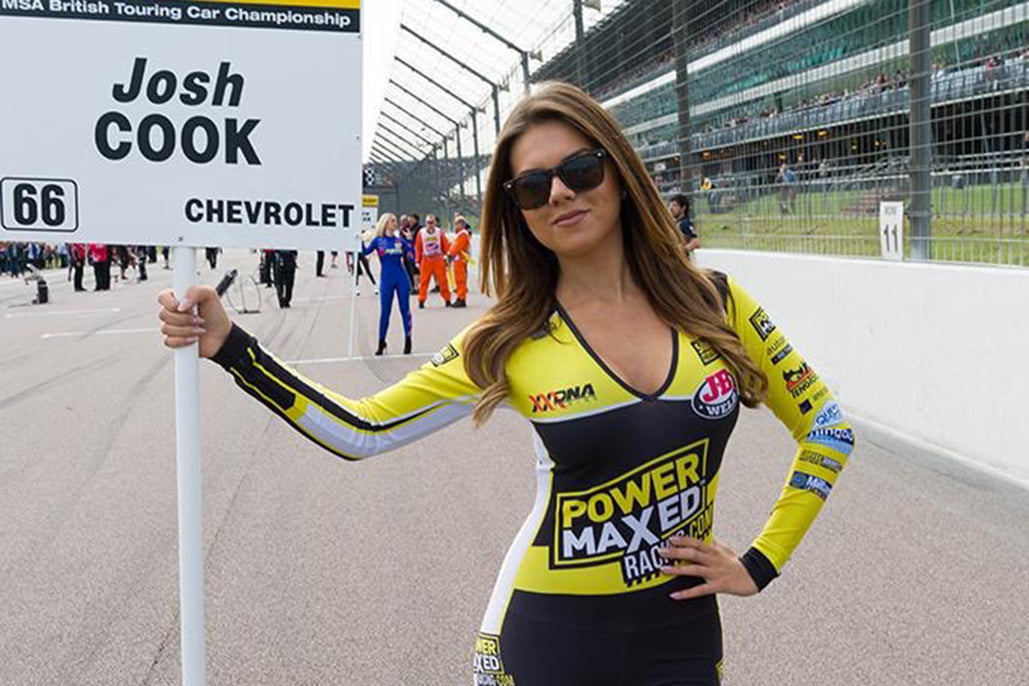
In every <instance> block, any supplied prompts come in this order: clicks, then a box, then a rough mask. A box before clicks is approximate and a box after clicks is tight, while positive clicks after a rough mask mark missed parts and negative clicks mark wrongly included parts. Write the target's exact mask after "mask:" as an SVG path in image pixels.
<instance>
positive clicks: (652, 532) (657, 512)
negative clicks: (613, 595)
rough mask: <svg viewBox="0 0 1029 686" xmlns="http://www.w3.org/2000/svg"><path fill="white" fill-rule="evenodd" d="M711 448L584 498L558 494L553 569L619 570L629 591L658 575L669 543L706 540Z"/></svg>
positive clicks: (685, 451) (639, 471) (686, 451)
mask: <svg viewBox="0 0 1029 686" xmlns="http://www.w3.org/2000/svg"><path fill="white" fill-rule="evenodd" d="M708 446H709V442H708V440H707V439H704V440H703V441H698V442H697V443H694V444H691V445H689V446H686V447H685V448H681V449H679V450H676V451H673V452H671V453H668V454H666V455H662V456H661V457H658V458H655V459H653V460H651V461H649V462H647V463H646V464H643V465H641V466H639V467H637V468H636V469H634V470H632V471H631V472H628V473H626V474H623V475H622V476H619V477H617V478H616V479H613V480H611V481H608V482H607V483H604V484H601V485H599V486H595V487H593V488H591V489H589V490H586V491H579V492H565V493H558V494H557V495H556V496H555V501H554V527H555V531H554V538H553V543H552V546H551V559H550V565H551V568H554V569H562V568H567V567H588V566H595V565H602V564H617V565H618V567H619V569H620V571H621V575H622V580H623V581H624V582H625V585H626V586H627V587H628V586H633V585H636V584H639V583H641V582H643V581H646V580H647V579H652V578H655V577H656V576H657V575H659V574H660V573H661V572H660V570H661V567H662V566H665V565H667V564H668V561H667V560H666V559H665V558H663V557H662V556H661V555H660V554H659V553H658V551H659V550H660V549H661V548H663V547H664V545H665V541H666V540H667V539H668V538H669V537H670V536H673V535H680V536H691V537H693V538H699V539H701V540H703V539H705V538H706V537H707V536H708V534H710V531H711V520H712V515H713V510H712V508H711V507H710V504H709V502H708V497H707V476H706V473H707V472H706V470H707V455H708Z"/></svg>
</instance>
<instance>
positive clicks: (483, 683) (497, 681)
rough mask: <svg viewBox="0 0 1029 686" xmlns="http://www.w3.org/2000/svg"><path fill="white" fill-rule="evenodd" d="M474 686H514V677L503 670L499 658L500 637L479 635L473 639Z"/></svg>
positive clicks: (501, 661)
mask: <svg viewBox="0 0 1029 686" xmlns="http://www.w3.org/2000/svg"><path fill="white" fill-rule="evenodd" d="M473 673H474V674H475V684H476V686H515V680H514V677H513V676H511V675H510V674H508V673H507V670H505V669H504V661H503V659H501V657H500V637H499V636H494V635H492V634H483V633H480V634H479V636H478V638H476V639H475V665H474V669H473Z"/></svg>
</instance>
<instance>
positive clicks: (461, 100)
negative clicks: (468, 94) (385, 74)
mask: <svg viewBox="0 0 1029 686" xmlns="http://www.w3.org/2000/svg"><path fill="white" fill-rule="evenodd" d="M395 59H396V61H397V62H399V63H400V64H402V65H404V66H405V67H407V68H408V69H409V70H411V71H412V72H414V73H415V74H417V75H418V76H420V77H422V78H423V79H425V80H426V81H428V82H429V83H431V84H432V85H433V86H435V87H436V88H438V89H440V90H441V91H443V92H444V93H446V94H447V95H449V96H450V97H452V98H453V99H454V100H457V101H458V102H459V103H461V104H462V105H464V106H465V107H467V108H468V109H470V110H474V109H478V108H477V107H476V106H475V105H473V104H472V103H470V102H468V101H467V100H465V99H464V98H462V97H461V96H460V95H458V94H457V93H455V92H454V91H452V90H450V89H449V88H447V87H446V86H444V85H443V84H442V83H440V82H439V81H437V80H436V79H434V78H432V77H431V76H429V75H428V74H426V73H425V72H423V71H422V70H421V69H419V68H418V67H416V66H414V65H413V64H411V63H410V62H408V61H407V60H405V59H404V58H403V57H399V56H397V57H396V58H395Z"/></svg>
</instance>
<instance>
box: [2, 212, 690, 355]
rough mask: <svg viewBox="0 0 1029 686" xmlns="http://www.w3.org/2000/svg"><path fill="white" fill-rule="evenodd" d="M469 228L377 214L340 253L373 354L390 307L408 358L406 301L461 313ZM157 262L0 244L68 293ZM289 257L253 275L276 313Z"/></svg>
mask: <svg viewBox="0 0 1029 686" xmlns="http://www.w3.org/2000/svg"><path fill="white" fill-rule="evenodd" d="M668 208H669V210H670V211H671V213H672V215H673V216H674V217H675V219H676V222H677V224H678V226H679V229H680V231H682V233H683V235H684V237H685V238H686V241H687V250H689V251H692V250H694V249H696V248H697V247H699V238H698V237H697V232H696V229H695V228H694V226H693V222H692V220H691V219H690V205H689V199H688V198H687V197H686V196H685V195H675V196H673V197H672V198H671V201H670V203H669V206H668ZM471 236H472V227H471V224H470V223H469V222H468V220H467V219H466V218H465V217H464V216H463V215H461V214H455V215H454V219H453V233H452V234H451V235H448V234H447V233H446V232H445V231H444V229H443V227H442V226H441V224H440V220H439V217H438V216H437V215H435V214H427V215H425V224H424V225H423V224H422V223H421V217H420V216H419V215H418V214H402V215H400V216H399V217H397V216H396V215H395V214H392V213H386V214H383V215H382V216H381V217H380V218H379V221H378V224H377V225H376V228H375V230H374V231H371V232H368V233H367V234H366V235H364V236H362V242H361V249H360V250H359V251H357V252H356V253H351V252H347V253H346V266H347V270H348V271H349V272H350V273H351V274H354V270H355V269H356V270H357V274H356V275H355V277H354V278H355V288H356V289H357V294H358V295H360V282H361V277H362V276H365V277H367V278H368V280H370V281H371V282H372V286H373V287H375V288H376V293H377V294H378V296H379V307H380V311H379V341H378V347H377V349H376V352H375V354H376V355H383V354H384V353H385V352H386V347H387V341H386V335H387V333H388V331H389V323H390V317H391V314H392V310H393V303H394V301H396V303H397V307H398V309H399V312H400V318H401V322H402V323H403V327H404V347H403V350H404V354H410V352H411V346H412V343H411V334H412V324H413V322H412V317H411V304H410V298H411V296H413V295H417V298H418V309H424V308H425V306H426V303H427V302H428V300H429V296H430V294H436V293H438V294H439V296H440V299H441V300H442V303H443V306H444V307H448V308H463V307H467V306H468V266H469V264H470V263H471V262H472V261H473V260H472V257H471V254H470V253H471ZM220 252H221V249H220V248H207V249H206V251H205V257H206V259H207V263H208V265H209V266H210V268H211V269H212V270H213V269H216V268H217V264H218V254H219V253H220ZM161 253H162V255H163V259H164V268H165V269H169V268H170V267H169V262H168V248H167V247H164V248H162V249H161ZM372 254H375V255H376V256H378V258H379V264H380V265H381V269H380V275H379V280H378V281H376V278H375V275H374V274H373V273H372V269H371V265H370V264H369V262H368V257H369V256H370V255H372ZM331 256H332V259H331V263H330V268H331V269H336V268H338V266H339V264H338V258H339V252H338V251H335V250H333V251H331ZM157 259H158V248H157V247H155V246H143V245H140V246H124V245H105V244H99V243H90V244H83V243H64V244H61V245H57V246H53V245H46V244H41V243H27V244H26V243H0V275H3V274H10V275H11V276H15V277H17V276H20V275H21V274H22V273H24V272H25V271H26V270H27V269H28V265H32V266H33V267H34V268H36V269H39V270H42V269H48V268H66V269H68V270H69V278H70V279H72V280H74V284H75V290H76V291H85V290H86V288H85V287H84V286H83V275H84V272H85V268H86V266H87V265H90V266H92V269H93V276H94V282H95V287H94V289H93V290H96V291H106V290H110V288H111V269H112V265H114V266H117V268H118V276H119V278H120V279H121V280H123V281H124V280H126V277H127V274H126V272H127V271H128V270H129V269H135V270H136V279H137V281H146V280H147V263H151V264H153V263H155V262H157ZM296 271H297V251H296V250H262V251H261V263H260V268H259V276H260V282H261V283H262V284H264V285H266V286H267V287H269V288H273V287H274V288H275V292H276V297H277V299H278V303H279V307H281V308H283V309H287V308H289V307H290V304H291V302H292V299H293V286H294V284H295V282H296ZM315 276H316V277H325V276H326V274H325V252H324V251H319V252H318V256H317V260H316V262H315Z"/></svg>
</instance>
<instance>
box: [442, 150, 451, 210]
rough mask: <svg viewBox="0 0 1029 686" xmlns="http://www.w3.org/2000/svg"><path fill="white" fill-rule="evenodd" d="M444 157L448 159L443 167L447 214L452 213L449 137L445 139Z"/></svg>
mask: <svg viewBox="0 0 1029 686" xmlns="http://www.w3.org/2000/svg"><path fill="white" fill-rule="evenodd" d="M443 159H444V160H445V161H446V165H445V166H444V167H443V172H444V175H443V193H444V194H445V196H446V204H447V214H448V215H449V214H450V186H451V183H450V146H448V145H447V139H446V138H444V139H443Z"/></svg>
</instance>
